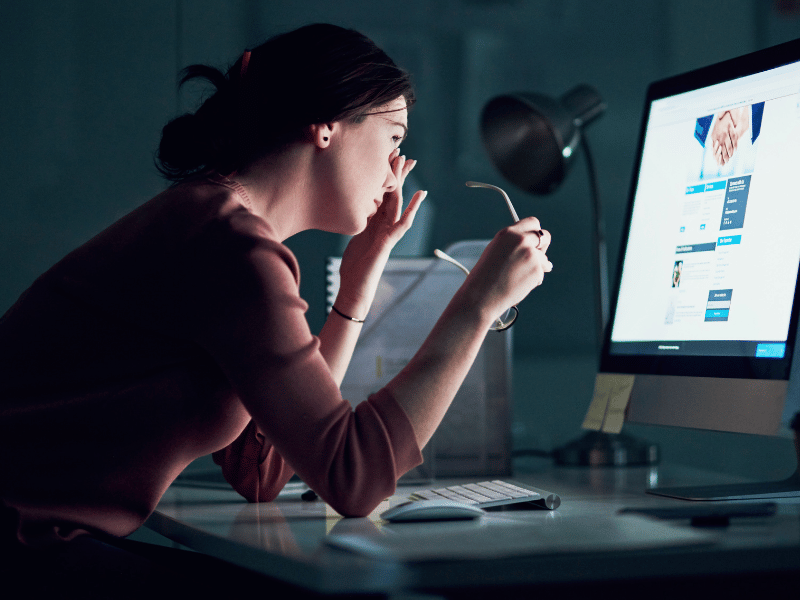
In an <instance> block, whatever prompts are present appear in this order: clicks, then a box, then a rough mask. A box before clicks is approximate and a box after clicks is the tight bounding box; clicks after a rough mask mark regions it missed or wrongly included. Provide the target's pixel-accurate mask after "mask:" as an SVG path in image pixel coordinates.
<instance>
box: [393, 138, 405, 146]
mask: <svg viewBox="0 0 800 600" xmlns="http://www.w3.org/2000/svg"><path fill="white" fill-rule="evenodd" d="M392 141H393V142H394V146H395V148H397V146H399V145H400V142H402V141H403V136H401V135H393V136H392Z"/></svg>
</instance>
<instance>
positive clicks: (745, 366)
mask: <svg viewBox="0 0 800 600" xmlns="http://www.w3.org/2000/svg"><path fill="white" fill-rule="evenodd" d="M798 170H800V42H791V43H789V44H784V45H782V46H777V47H775V48H771V49H768V50H765V51H761V52H758V53H754V54H751V55H749V56H745V57H741V58H738V59H734V60H731V61H726V62H724V63H720V64H718V65H714V66H711V67H707V68H704V69H701V70H698V71H693V72H691V73H687V74H684V75H680V76H677V77H672V78H670V79H666V80H663V81H659V82H656V83H654V84H652V85H651V86H650V88H649V89H648V93H647V98H646V102H645V111H644V119H643V123H642V129H641V134H640V141H639V153H638V163H637V166H636V169H635V171H634V179H633V184H632V187H631V198H630V203H629V208H628V211H629V212H628V228H627V237H626V240H625V242H624V247H623V252H622V254H621V264H620V269H619V273H618V275H619V279H618V286H617V289H618V292H617V295H616V298H615V302H614V308H613V312H612V317H611V321H610V323H609V327H608V329H607V332H606V339H605V344H604V348H603V353H602V358H601V367H600V370H601V371H602V372H608V373H626V374H633V375H635V384H634V388H633V392H632V394H631V399H630V404H629V406H628V412H627V415H626V419H627V420H629V421H635V422H641V423H648V424H657V425H668V426H681V427H693V428H702V429H712V430H719V431H733V432H740V433H753V434H762V435H777V434H778V433H779V431H780V430H781V427H782V426H784V427H785V425H786V423H787V415H788V414H789V411H787V409H786V402H785V401H786V397H787V389H788V382H789V379H790V377H789V376H790V372H791V366H792V358H793V349H794V342H795V336H796V329H797V318H798V301H797V298H798V292H797V283H798V265H800V230H799V229H798V224H800V193H798V191H797V179H798V175H797V172H798ZM789 416H790V415H789Z"/></svg>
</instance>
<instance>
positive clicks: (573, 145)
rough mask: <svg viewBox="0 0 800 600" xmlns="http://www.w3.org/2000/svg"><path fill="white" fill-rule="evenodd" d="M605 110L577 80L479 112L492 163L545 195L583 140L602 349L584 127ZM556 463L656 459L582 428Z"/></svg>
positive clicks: (597, 247) (603, 306) (634, 444)
mask: <svg viewBox="0 0 800 600" xmlns="http://www.w3.org/2000/svg"><path fill="white" fill-rule="evenodd" d="M605 109H606V105H605V103H604V102H603V99H602V98H601V97H600V94H599V92H598V91H597V90H596V89H594V88H593V87H591V86H589V85H585V84H582V85H578V86H576V87H574V88H573V89H571V90H569V91H568V92H567V93H565V94H564V95H563V96H561V97H560V98H551V97H549V96H545V95H542V94H535V93H529V92H520V93H515V94H508V95H502V96H497V97H496V98H493V99H492V100H490V101H489V102H488V103H487V104H486V106H485V107H484V109H483V114H482V116H481V136H482V138H483V144H484V146H485V148H486V151H487V152H488V154H489V157H490V159H491V161H492V162H493V163H494V165H495V166H496V167H497V168H498V170H499V171H500V172H501V173H502V175H503V176H504V177H505V178H506V179H507V180H508V181H510V182H511V183H513V184H514V185H516V186H517V187H519V188H521V189H522V190H524V191H526V192H528V193H530V194H534V195H545V194H549V193H551V192H553V191H555V190H556V188H558V186H559V185H560V184H561V182H562V181H563V180H564V178H565V177H566V175H567V173H568V172H569V169H570V166H571V164H572V161H573V159H574V156H575V153H576V152H577V150H578V149H579V147H580V146H581V145H582V146H583V155H584V157H585V159H586V166H587V169H588V173H589V185H590V188H591V200H592V220H593V224H594V228H593V232H592V234H593V235H592V237H593V239H592V249H593V266H594V283H595V285H594V292H595V312H596V315H595V323H596V343H597V347H598V348H601V347H602V344H603V336H604V332H605V327H606V324H607V322H608V318H609V293H608V259H607V256H606V242H605V236H604V226H603V217H602V213H601V207H600V198H599V193H598V188H597V176H596V173H595V168H594V162H593V160H592V156H591V153H590V152H589V147H588V144H587V142H586V136H585V135H584V133H583V130H584V128H585V127H586V126H587V125H588V124H589V123H591V122H592V121H594V120H595V119H596V118H597V117H599V116H600V115H601V114H602V113H603V111H604V110H605ZM554 457H555V460H556V462H557V463H559V464H569V465H586V466H602V465H614V466H625V465H641V464H652V463H653V462H656V461H657V460H658V448H657V447H655V446H652V445H650V444H646V443H642V442H639V441H637V440H635V439H634V438H631V437H630V436H627V435H623V434H608V433H604V432H598V431H590V432H587V433H586V434H585V435H584V436H583V437H581V438H579V439H578V440H576V441H574V442H571V443H569V444H567V445H566V446H563V447H561V448H558V449H556V450H555V451H554Z"/></svg>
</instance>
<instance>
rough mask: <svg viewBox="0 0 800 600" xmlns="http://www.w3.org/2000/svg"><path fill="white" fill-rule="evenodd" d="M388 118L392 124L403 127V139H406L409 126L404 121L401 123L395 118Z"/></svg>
mask: <svg viewBox="0 0 800 600" xmlns="http://www.w3.org/2000/svg"><path fill="white" fill-rule="evenodd" d="M386 120H387V121H389V123H391V124H392V125H397V126H398V127H402V128H403V132H404V133H403V139H406V138H407V137H408V127H407V126H406V125H405V124H404V123H401V122H400V121H395V120H394V119H388V118H387V119H386Z"/></svg>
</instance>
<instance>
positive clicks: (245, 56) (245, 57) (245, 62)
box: [239, 50, 250, 77]
mask: <svg viewBox="0 0 800 600" xmlns="http://www.w3.org/2000/svg"><path fill="white" fill-rule="evenodd" d="M248 64H250V50H245V51H244V54H242V68H241V69H240V70H239V77H244V74H245V73H247V65H248Z"/></svg>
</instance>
